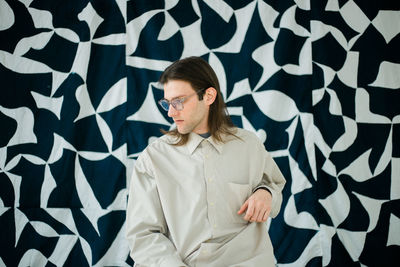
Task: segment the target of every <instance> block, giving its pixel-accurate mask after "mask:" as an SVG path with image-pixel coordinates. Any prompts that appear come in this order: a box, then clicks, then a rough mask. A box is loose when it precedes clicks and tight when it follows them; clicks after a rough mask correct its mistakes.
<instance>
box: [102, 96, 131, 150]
mask: <svg viewBox="0 0 400 267" xmlns="http://www.w3.org/2000/svg"><path fill="white" fill-rule="evenodd" d="M99 115H100V116H101V117H102V118H103V119H104V120H105V122H106V123H107V125H108V127H109V129H110V131H111V134H112V138H113V142H112V150H115V149H117V148H119V147H121V146H122V145H124V144H126V139H125V138H126V135H125V119H126V103H125V104H122V105H119V106H117V107H115V108H113V109H112V110H110V111H107V112H101V113H99Z"/></svg>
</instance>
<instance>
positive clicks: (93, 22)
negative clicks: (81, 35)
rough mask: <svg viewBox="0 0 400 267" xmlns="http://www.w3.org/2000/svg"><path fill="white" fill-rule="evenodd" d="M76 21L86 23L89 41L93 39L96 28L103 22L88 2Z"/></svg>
mask: <svg viewBox="0 0 400 267" xmlns="http://www.w3.org/2000/svg"><path fill="white" fill-rule="evenodd" d="M78 19H79V20H80V21H84V22H86V23H87V25H88V26H89V29H90V39H92V38H93V36H94V34H95V33H96V30H97V28H98V27H99V26H100V24H101V23H102V22H103V21H104V19H103V18H102V17H100V16H99V15H98V14H97V12H96V10H95V9H94V8H93V6H92V4H91V3H90V2H89V3H88V4H87V6H86V7H85V8H84V9H82V11H81V12H80V13H79V14H78Z"/></svg>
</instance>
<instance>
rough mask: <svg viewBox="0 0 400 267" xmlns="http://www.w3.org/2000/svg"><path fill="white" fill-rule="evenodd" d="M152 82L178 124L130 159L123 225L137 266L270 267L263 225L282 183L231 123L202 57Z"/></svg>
mask: <svg viewBox="0 0 400 267" xmlns="http://www.w3.org/2000/svg"><path fill="white" fill-rule="evenodd" d="M159 82H160V83H161V84H162V85H163V87H164V98H163V99H162V100H160V101H159V103H160V105H161V106H162V108H164V109H165V110H166V111H168V116H169V117H171V118H172V119H173V120H174V122H175V125H176V128H174V129H173V130H170V131H164V135H163V136H161V137H160V138H158V139H157V140H155V141H154V142H152V143H151V144H149V145H148V146H147V147H146V149H144V150H143V151H142V153H140V156H139V157H138V159H137V160H136V162H135V166H134V171H133V174H132V179H131V182H130V189H129V197H128V206H127V224H126V227H127V228H126V231H127V239H128V242H129V246H130V249H131V254H130V255H131V257H132V259H133V261H134V262H135V266H166V267H167V266H168V267H169V266H171V267H172V266H174V267H175V266H199V267H201V266H207V267H213V266H216V267H221V266H251V267H255V266H263V267H264V266H274V262H275V258H274V254H273V247H272V244H271V241H270V238H269V235H268V229H267V225H266V223H265V222H266V220H267V218H268V217H275V216H276V215H277V214H278V212H279V209H280V206H281V202H282V193H281V192H282V189H283V187H284V184H285V179H284V177H283V176H282V174H281V172H280V170H279V168H278V167H277V165H276V163H275V162H274V160H273V158H272V157H271V155H270V154H269V153H268V152H267V151H266V150H265V147H264V145H263V144H262V142H261V141H260V140H259V138H258V137H257V136H256V135H255V134H254V133H252V132H250V131H247V130H244V129H240V128H236V127H234V125H233V124H232V122H231V120H230V117H229V115H228V113H227V109H226V105H225V103H224V101H223V98H222V94H221V91H220V88H219V83H218V79H217V76H216V74H215V72H214V71H213V69H212V68H211V66H210V65H209V64H208V63H207V62H206V61H205V60H204V59H202V58H201V57H188V58H184V59H181V60H178V61H175V62H173V63H172V64H171V65H170V66H169V67H167V68H166V69H165V71H164V72H163V73H162V75H161V77H160V79H159Z"/></svg>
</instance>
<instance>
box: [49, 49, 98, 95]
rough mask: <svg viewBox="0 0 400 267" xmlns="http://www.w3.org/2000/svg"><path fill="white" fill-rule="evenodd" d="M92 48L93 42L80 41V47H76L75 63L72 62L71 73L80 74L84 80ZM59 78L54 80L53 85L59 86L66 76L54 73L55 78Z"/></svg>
mask: <svg viewBox="0 0 400 267" xmlns="http://www.w3.org/2000/svg"><path fill="white" fill-rule="evenodd" d="M91 49H92V44H91V43H90V42H80V43H79V44H78V48H77V49H76V53H75V58H74V63H72V67H71V74H73V73H76V74H78V75H79V76H80V77H81V78H82V80H86V77H87V72H88V69H89V67H88V66H89V61H90V51H91ZM54 78H58V79H57V80H55V81H53V86H54V87H55V88H58V86H60V84H61V82H62V81H64V80H65V78H66V77H64V76H60V75H57V76H56V75H54V74H53V79H54Z"/></svg>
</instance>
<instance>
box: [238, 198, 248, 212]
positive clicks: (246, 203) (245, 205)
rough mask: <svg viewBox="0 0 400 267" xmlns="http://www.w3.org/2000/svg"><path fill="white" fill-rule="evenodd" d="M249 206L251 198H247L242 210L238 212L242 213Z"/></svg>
mask: <svg viewBox="0 0 400 267" xmlns="http://www.w3.org/2000/svg"><path fill="white" fill-rule="evenodd" d="M248 206H249V200H246V202H244V204H243V205H242V206H241V207H240V210H239V211H238V212H237V213H238V214H242V213H243V212H244V211H245V210H246V209H247V207H248Z"/></svg>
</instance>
